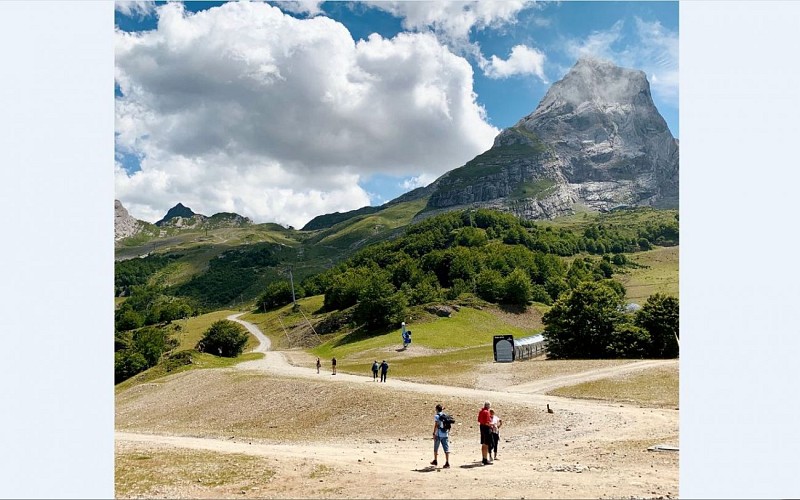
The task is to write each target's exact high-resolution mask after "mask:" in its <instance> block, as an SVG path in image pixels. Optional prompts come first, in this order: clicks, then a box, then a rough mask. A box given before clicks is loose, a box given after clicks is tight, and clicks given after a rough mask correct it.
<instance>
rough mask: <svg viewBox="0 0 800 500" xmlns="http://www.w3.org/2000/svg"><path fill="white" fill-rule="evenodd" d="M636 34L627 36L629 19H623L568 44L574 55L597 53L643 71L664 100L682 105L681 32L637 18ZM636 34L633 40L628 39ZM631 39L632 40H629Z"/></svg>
mask: <svg viewBox="0 0 800 500" xmlns="http://www.w3.org/2000/svg"><path fill="white" fill-rule="evenodd" d="M633 23H634V29H633V32H632V33H633V34H632V35H626V33H625V30H624V27H625V22H624V21H622V20H620V21H617V22H616V23H614V25H612V26H611V27H610V28H609V29H608V30H605V31H595V32H593V33H591V34H590V35H589V36H587V37H586V38H583V39H570V40H567V41H566V42H565V44H564V46H565V47H566V50H567V53H568V54H570V55H571V56H572V57H574V58H576V59H577V58H578V57H581V56H594V57H599V58H602V59H608V60H611V61H614V62H615V63H617V64H619V65H621V66H625V67H630V68H637V69H641V70H643V71H644V72H645V73H646V74H647V77H648V80H649V81H650V86H651V89H652V90H653V92H654V93H655V94H658V95H659V96H660V97H661V98H662V99H665V100H666V101H668V102H671V103H672V104H674V105H677V104H678V33H677V32H675V31H671V30H669V29H667V28H665V27H664V26H662V25H661V23H660V22H658V21H652V22H648V21H644V20H642V19H641V18H639V17H635V18H634V19H633ZM626 36H633V38H634V39H633V41H632V43H630V42H631V41H630V40H626ZM626 42H629V43H626Z"/></svg>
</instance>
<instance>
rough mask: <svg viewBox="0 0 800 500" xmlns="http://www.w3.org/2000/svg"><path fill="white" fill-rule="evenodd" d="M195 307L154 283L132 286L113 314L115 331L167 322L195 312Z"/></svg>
mask: <svg viewBox="0 0 800 500" xmlns="http://www.w3.org/2000/svg"><path fill="white" fill-rule="evenodd" d="M197 312H198V311H197V308H196V307H194V305H193V304H192V303H191V302H190V301H189V300H186V299H183V298H179V297H173V296H170V295H167V294H166V293H165V291H164V289H163V288H161V287H158V286H155V285H138V286H132V287H131V289H130V296H129V297H128V298H127V299H126V300H125V302H123V303H122V304H121V305H120V306H119V307H118V308H117V310H116V312H115V314H114V329H115V330H116V331H126V330H134V329H136V328H140V327H142V326H147V325H155V324H160V323H169V322H171V321H174V320H176V319H183V318H188V317H189V316H193V315H195V314H197Z"/></svg>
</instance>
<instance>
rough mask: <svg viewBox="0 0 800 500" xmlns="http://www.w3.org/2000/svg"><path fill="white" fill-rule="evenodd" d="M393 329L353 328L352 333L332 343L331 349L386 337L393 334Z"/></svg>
mask: <svg viewBox="0 0 800 500" xmlns="http://www.w3.org/2000/svg"><path fill="white" fill-rule="evenodd" d="M394 330H395V328H385V329H383V330H369V331H367V330H365V329H364V327H363V325H362V326H361V327H357V328H355V329H354V330H353V331H351V332H350V333H348V334H347V335H345V336H344V337H342V338H340V339H339V340H337V341H336V342H334V344H333V347H341V346H343V345H347V344H352V343H353V342H358V341H359V340H366V339H368V338H371V337H378V336H380V335H386V334H387V333H390V332H393V331H394Z"/></svg>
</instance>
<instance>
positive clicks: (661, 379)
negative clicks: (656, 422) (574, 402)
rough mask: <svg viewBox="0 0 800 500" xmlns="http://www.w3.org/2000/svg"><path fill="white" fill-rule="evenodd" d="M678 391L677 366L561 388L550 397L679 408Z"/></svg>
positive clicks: (552, 392) (551, 392)
mask: <svg viewBox="0 0 800 500" xmlns="http://www.w3.org/2000/svg"><path fill="white" fill-rule="evenodd" d="M678 392H679V391H678V367H677V366H676V367H674V368H672V367H669V368H653V369H650V370H645V371H642V372H635V373H630V374H627V375H623V376H619V377H611V378H605V379H601V380H594V381H591V382H584V383H581V384H577V385H572V386H568V387H560V388H558V389H556V390H554V391H550V392H548V394H552V395H554V396H564V397H568V398H582V399H599V400H604V401H614V402H626V403H635V404H640V405H644V406H657V407H673V408H674V407H677V406H678Z"/></svg>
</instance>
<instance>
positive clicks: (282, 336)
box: [240, 295, 325, 350]
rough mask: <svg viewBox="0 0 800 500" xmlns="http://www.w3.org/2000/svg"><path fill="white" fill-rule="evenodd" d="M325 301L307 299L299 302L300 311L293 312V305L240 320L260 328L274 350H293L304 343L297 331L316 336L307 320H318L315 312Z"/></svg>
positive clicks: (250, 315)
mask: <svg viewBox="0 0 800 500" xmlns="http://www.w3.org/2000/svg"><path fill="white" fill-rule="evenodd" d="M324 301H325V296H324V295H315V296H312V297H305V298H302V299H299V300H298V301H297V303H298V304H299V306H300V309H299V310H298V311H294V310H293V306H292V304H287V305H285V306H283V307H279V308H277V309H273V310H271V311H268V312H266V313H256V312H250V313H247V314H245V315H244V316H241V318H240V319H243V320H245V321H249V322H250V323H253V324H254V325H256V326H258V328H259V329H260V330H261V332H262V333H263V334H264V335H266V336H267V337H268V338H269V340H270V343H271V344H272V350H282V349H291V348H294V347H298V345H300V344H301V342H302V339H301V338H299V337H300V336H301V335H298V334H297V333H296V330H298V329H303V330H304V331H303V334H304V335H306V336H307V335H312V336H313V335H314V334H313V332H311V331H310V327H308V322H307V321H306V318H308V320H309V321H312V322H313V321H315V320H316V319H318V318H319V315H314V311H318V310H319V309H320V308H321V307H322V304H323V303H324ZM304 315H305V316H304ZM306 330H307V331H306Z"/></svg>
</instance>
